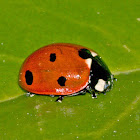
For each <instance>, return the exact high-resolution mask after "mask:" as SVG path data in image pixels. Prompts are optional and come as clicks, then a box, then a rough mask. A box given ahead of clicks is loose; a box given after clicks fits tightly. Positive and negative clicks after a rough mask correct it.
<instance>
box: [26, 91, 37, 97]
mask: <svg viewBox="0 0 140 140" xmlns="http://www.w3.org/2000/svg"><path fill="white" fill-rule="evenodd" d="M34 95H35V94H34V93H31V92H28V93H27V94H26V96H29V97H33V96H34Z"/></svg>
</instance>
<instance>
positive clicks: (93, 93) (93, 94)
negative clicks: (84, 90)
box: [91, 91, 97, 99]
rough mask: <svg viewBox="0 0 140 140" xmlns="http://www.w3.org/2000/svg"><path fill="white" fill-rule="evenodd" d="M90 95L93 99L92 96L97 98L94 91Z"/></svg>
mask: <svg viewBox="0 0 140 140" xmlns="http://www.w3.org/2000/svg"><path fill="white" fill-rule="evenodd" d="M91 96H92V98H93V99H94V98H95V99H97V96H96V94H95V92H94V91H93V92H92V94H91Z"/></svg>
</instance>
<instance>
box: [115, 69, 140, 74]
mask: <svg viewBox="0 0 140 140" xmlns="http://www.w3.org/2000/svg"><path fill="white" fill-rule="evenodd" d="M136 71H140V68H137V69H132V70H127V71H118V72H114V73H113V74H114V75H119V74H129V73H131V72H136Z"/></svg>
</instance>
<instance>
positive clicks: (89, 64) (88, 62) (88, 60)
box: [86, 58, 92, 69]
mask: <svg viewBox="0 0 140 140" xmlns="http://www.w3.org/2000/svg"><path fill="white" fill-rule="evenodd" d="M91 62H92V59H91V58H88V59H86V63H87V65H88V67H89V69H90V68H91Z"/></svg>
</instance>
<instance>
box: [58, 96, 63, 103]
mask: <svg viewBox="0 0 140 140" xmlns="http://www.w3.org/2000/svg"><path fill="white" fill-rule="evenodd" d="M63 99H64V96H62V95H61V96H59V97H58V98H57V100H56V102H60V103H62V100H63Z"/></svg>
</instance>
